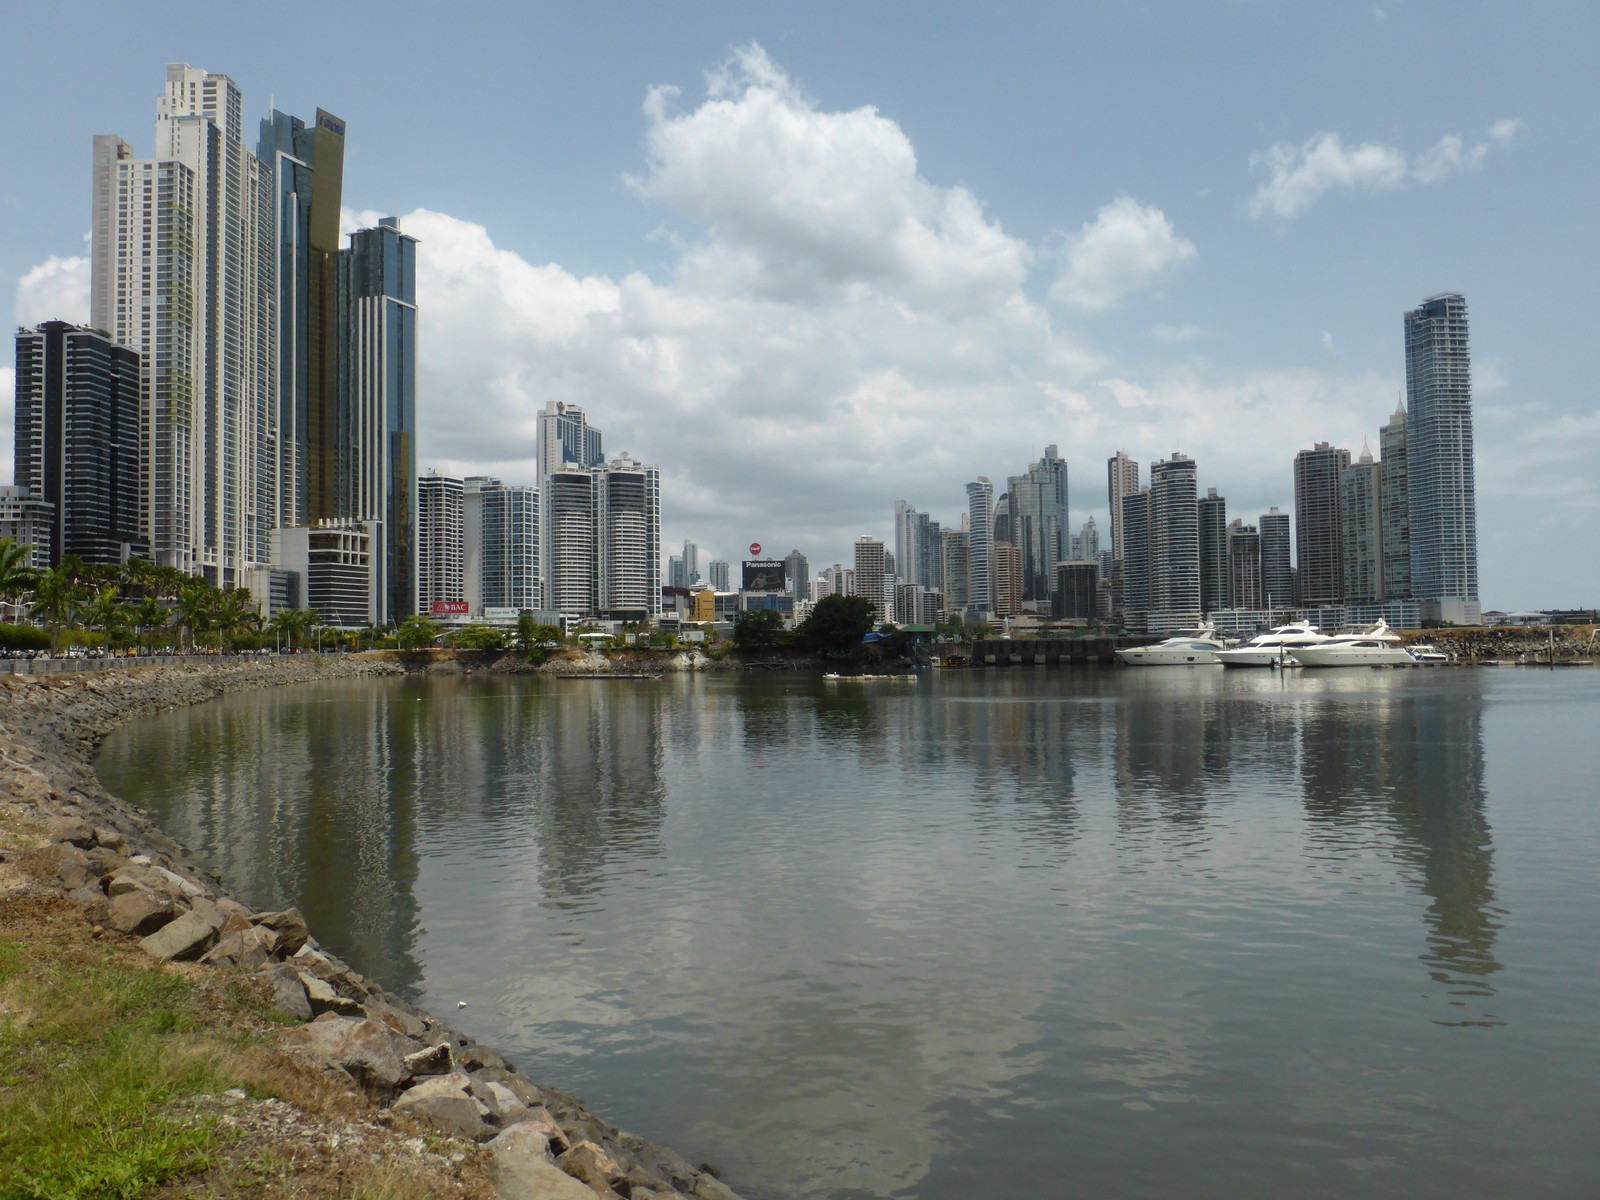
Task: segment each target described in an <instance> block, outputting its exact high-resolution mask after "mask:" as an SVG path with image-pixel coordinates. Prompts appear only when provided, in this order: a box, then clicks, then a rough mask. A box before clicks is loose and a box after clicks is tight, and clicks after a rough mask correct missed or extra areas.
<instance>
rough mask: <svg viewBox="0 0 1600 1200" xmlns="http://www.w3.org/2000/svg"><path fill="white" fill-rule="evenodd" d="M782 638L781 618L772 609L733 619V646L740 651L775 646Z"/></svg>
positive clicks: (744, 614) (762, 609) (755, 610)
mask: <svg viewBox="0 0 1600 1200" xmlns="http://www.w3.org/2000/svg"><path fill="white" fill-rule="evenodd" d="M782 638H783V616H782V614H780V613H778V612H776V611H774V610H773V609H770V608H757V609H752V610H750V611H749V612H742V613H740V614H739V615H738V616H736V617H735V618H734V619H733V644H734V645H735V646H738V647H739V648H740V649H744V650H752V649H756V648H758V647H761V646H776V645H777V644H778V643H779V642H780V641H781V640H782ZM858 640H859V639H858Z"/></svg>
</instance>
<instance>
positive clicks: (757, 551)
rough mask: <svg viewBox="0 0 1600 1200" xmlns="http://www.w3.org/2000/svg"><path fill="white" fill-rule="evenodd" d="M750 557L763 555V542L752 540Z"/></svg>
mask: <svg viewBox="0 0 1600 1200" xmlns="http://www.w3.org/2000/svg"><path fill="white" fill-rule="evenodd" d="M750 557H751V558H760V557H761V543H760V542H751V543H750Z"/></svg>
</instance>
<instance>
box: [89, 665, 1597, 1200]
mask: <svg viewBox="0 0 1600 1200" xmlns="http://www.w3.org/2000/svg"><path fill="white" fill-rule="evenodd" d="M99 770H100V773H101V776H102V778H103V779H104V781H105V782H106V784H107V785H108V786H109V787H110V788H111V789H112V790H113V791H114V792H116V793H117V794H119V795H121V796H123V797H125V798H127V799H129V800H131V801H133V802H135V803H137V804H140V805H142V806H144V807H146V808H147V809H149V810H150V812H151V813H152V815H153V816H154V817H155V819H156V820H157V822H158V824H160V826H161V827H162V828H163V829H165V830H166V831H167V832H168V833H169V834H171V835H172V836H173V837H175V838H177V839H178V840H179V841H181V842H182V843H183V844H184V845H186V846H187V847H189V848H190V849H191V850H192V852H193V856H194V858H195V860H196V861H197V862H199V863H200V864H201V865H204V866H207V867H209V868H210V869H212V870H213V871H215V872H216V873H217V874H219V875H220V876H221V877H222V878H223V879H224V880H225V881H226V882H227V884H228V885H229V887H230V889H231V890H232V891H233V892H234V894H236V895H238V896H239V897H240V898H241V899H243V900H245V901H246V902H248V903H250V904H252V905H254V906H257V907H283V906H288V905H296V906H298V907H300V908H301V909H302V910H303V911H304V912H305V914H306V916H307V918H308V919H309V921H310V923H311V926H312V929H313V931H314V932H315V933H316V934H317V936H318V938H319V939H320V940H321V941H322V942H323V944H324V945H325V946H326V947H327V948H328V949H330V950H331V951H333V952H334V953H336V954H338V955H339V956H341V957H343V958H345V959H347V960H348V961H350V962H351V963H352V965H354V966H356V967H357V968H358V969H360V970H362V971H363V972H365V973H367V974H369V975H370V976H372V977H374V978H375V979H376V980H378V981H379V982H381V983H382V984H384V985H385V986H387V987H389V988H391V989H392V990H394V991H397V992H399V993H401V994H403V995H405V996H407V997H409V998H411V999H413V1000H415V1001H417V1002H418V1003H420V1004H422V1005H423V1006H425V1007H427V1008H429V1009H430V1010H432V1011H434V1012H436V1013H438V1014H439V1015H441V1016H443V1017H444V1018H445V1019H447V1020H450V1021H451V1022H452V1023H454V1024H456V1025H458V1026H459V1027H460V1028H462V1029H463V1030H465V1031H466V1032H468V1033H471V1034H472V1035H474V1036H476V1037H478V1038H479V1039H481V1040H483V1041H485V1042H487V1043H488V1044H490V1045H492V1046H494V1047H496V1048H497V1049H499V1050H501V1051H502V1052H503V1053H506V1054H507V1055H508V1056H509V1057H511V1058H513V1059H515V1060H516V1061H517V1062H518V1063H519V1064H520V1065H521V1066H522V1067H523V1068H524V1069H526V1070H527V1071H528V1072H529V1073H530V1074H531V1075H532V1076H533V1077H534V1078H536V1079H539V1080H540V1081H541V1082H546V1083H549V1084H552V1085H554V1086H557V1087H560V1088H562V1089H565V1090H567V1091H571V1092H575V1093H577V1094H579V1095H581V1096H583V1097H584V1098H585V1099H586V1100H588V1101H589V1102H590V1104H591V1105H592V1106H594V1107H595V1108H596V1109H597V1110H598V1111H599V1112H601V1113H602V1114H603V1115H604V1116H606V1117H607V1118H608V1119H609V1120H612V1121H614V1122H616V1123H617V1124H620V1125H622V1126H624V1127H626V1128H629V1129H632V1130H633V1131H635V1132H637V1133H640V1134H642V1135H644V1136H646V1137H648V1138H651V1139H653V1140H657V1141H662V1142H665V1143H667V1144H669V1145H671V1146H673V1147H674V1148H676V1149H678V1150H679V1151H680V1152H682V1153H684V1154H685V1155H692V1156H693V1158H694V1161H696V1162H699V1161H700V1160H701V1159H707V1160H710V1161H711V1162H712V1163H715V1164H716V1165H717V1166H718V1167H719V1168H720V1169H721V1170H722V1171H723V1172H724V1175H725V1177H726V1178H727V1179H728V1181H729V1182H730V1183H731V1184H732V1185H733V1186H735V1187H736V1188H738V1189H739V1190H740V1191H742V1192H743V1193H744V1194H745V1195H747V1196H748V1197H750V1200H764V1198H777V1197H793V1198H796V1200H820V1198H824V1197H827V1198H840V1200H853V1198H859V1197H914V1198H917V1200H985V1198H988V1197H1031V1196H1050V1197H1054V1196H1074V1197H1076V1196H1083V1197H1095V1198H1100V1197H1105V1198H1113V1197H1116V1198H1124V1197H1126V1198H1145V1197H1149V1198H1157V1197H1161V1198H1167V1197H1185V1198H1194V1200H1200V1198H1207V1200H1209V1198H1216V1200H1223V1198H1227V1200H1237V1198H1241V1197H1329V1198H1332V1197H1340V1198H1345V1200H1347V1198H1352V1197H1391V1196H1393V1197H1401V1196H1404V1197H1407V1198H1410V1200H1415V1198H1417V1197H1435V1196H1437V1197H1452V1198H1455V1200H1459V1198H1462V1197H1510V1196H1515V1197H1529V1198H1536V1197H1561V1198H1567V1197H1571V1198H1574V1200H1577V1198H1591V1197H1594V1196H1596V1195H1600V886H1597V885H1600V672H1595V671H1587V670H1581V669H1575V670H1565V671H1539V670H1532V669H1529V670H1500V671H1496V670H1493V669H1456V668H1450V669H1439V670H1412V671H1397V670H1370V669H1347V670H1327V671H1316V670H1309V669H1308V670H1303V671H1295V672H1268V671H1250V670H1240V671H1233V670H1226V671H1225V670H1223V669H1221V668H1172V669H1161V668H1147V669H1106V668H1087V669H1085V668H1058V669H1046V668H1013V669H1007V670H990V671H982V670H977V671H964V672H963V671H943V672H932V673H927V674H925V675H923V677H922V678H921V679H920V681H919V682H917V683H915V684H897V683H886V682H876V683H849V682H829V681H825V680H822V679H820V678H817V677H813V676H802V675H790V676H754V675H742V674H741V675H698V676H688V675H686V676H676V677H668V678H665V679H662V680H659V681H641V680H558V679H549V678H544V677H539V676H486V675H481V674H480V675H473V676H468V677H461V676H452V677H427V676H412V677H406V678H397V679H381V680H364V681H340V682H332V683H328V684H323V685H310V686H306V687H302V688H295V689H280V690H268V691H258V692H245V693H239V694H235V695H231V696H227V697H225V698H223V699H222V700H219V701H217V702H214V703H211V704H208V705H205V706H202V707H199V708H193V709H186V710H181V711H175V712H170V713H166V714H161V715H159V716H156V717H152V718H149V719H147V720H143V721H140V722H138V723H136V724H134V725H131V726H128V727H126V728H124V729H122V730H119V731H117V732H116V733H115V734H114V735H113V736H112V737H111V738H110V739H109V741H108V742H107V745H106V746H105V749H104V752H103V754H102V756H101V758H100V761H99ZM461 1003H464V1004H465V1005H466V1007H464V1008H458V1004H461Z"/></svg>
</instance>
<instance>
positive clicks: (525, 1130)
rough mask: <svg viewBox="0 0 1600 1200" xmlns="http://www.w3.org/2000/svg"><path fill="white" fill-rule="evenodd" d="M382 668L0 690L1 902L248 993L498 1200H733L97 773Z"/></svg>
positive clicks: (52, 680)
mask: <svg viewBox="0 0 1600 1200" xmlns="http://www.w3.org/2000/svg"><path fill="white" fill-rule="evenodd" d="M403 669H404V668H402V667H401V666H399V665H398V664H396V663H393V662H384V661H378V660H375V659H371V658H365V657H362V658H357V657H346V656H339V657H327V658H321V657H318V658H299V659H288V660H282V659H274V660H270V661H261V660H233V661H219V662H218V663H216V664H215V665H211V664H207V665H204V666H153V667H149V668H146V669H142V670H133V671H114V672H113V671H107V672H94V673H90V674H82V675H65V676H40V677H29V676H0V828H3V829H4V831H5V833H6V835H7V838H6V842H7V845H9V846H13V847H14V846H17V845H22V846H24V847H25V848H26V853H25V854H24V855H23V856H22V858H23V859H25V860H26V861H25V862H12V861H7V859H10V858H12V857H15V856H14V855H11V854H7V855H3V856H0V895H12V896H14V895H25V894H28V893H29V892H30V890H32V889H38V888H41V887H42V888H44V889H46V890H47V891H51V892H54V894H56V895H58V896H59V895H62V894H65V896H66V897H67V898H68V899H69V900H70V901H71V902H72V903H74V904H75V905H77V906H78V908H79V909H80V910H81V912H82V915H83V919H84V921H85V922H87V923H88V924H89V925H91V926H92V927H93V929H94V931H95V932H96V934H97V935H104V936H107V937H120V938H123V939H125V940H127V941H129V942H133V941H137V945H138V946H139V947H140V948H141V949H142V950H143V952H144V953H145V954H147V955H149V956H150V957H151V958H152V959H153V960H156V961H163V962H182V963H193V964H197V967H196V968H193V969H201V970H204V969H208V968H209V969H211V970H215V971H219V972H228V973H232V974H233V975H235V976H237V975H241V974H242V975H248V976H252V977H254V978H255V979H256V980H257V981H258V982H259V983H260V985H262V989H263V991H264V993H265V994H266V995H268V996H270V998H271V999H270V1004H271V1005H272V1006H273V1007H274V1008H275V1009H276V1010H277V1015H278V1016H279V1017H280V1018H282V1019H283V1020H285V1021H286V1022H287V1023H288V1025H289V1027H288V1028H287V1029H286V1030H285V1031H284V1032H283V1033H282V1035H281V1045H282V1047H283V1049H284V1050H285V1051H286V1052H287V1053H288V1054H290V1055H292V1056H294V1057H296V1058H297V1059H300V1060H303V1061H308V1062H310V1063H312V1064H314V1065H315V1066H317V1067H318V1068H319V1069H320V1070H321V1071H322V1072H324V1073H325V1074H328V1075H332V1076H334V1077H336V1078H337V1079H338V1080H340V1081H341V1082H342V1083H344V1084H346V1085H347V1086H348V1087H349V1088H350V1089H351V1090H352V1091H358V1092H360V1093H361V1094H362V1095H363V1096H364V1098H365V1100H366V1101H367V1102H368V1103H370V1104H371V1105H374V1106H376V1107H378V1108H379V1109H382V1110H388V1111H390V1112H393V1113H396V1114H406V1115H407V1116H409V1117H411V1118H413V1119H415V1120H417V1121H420V1122H422V1123H423V1124H424V1125H425V1126H429V1127H431V1128H433V1129H434V1130H436V1131H438V1133H440V1134H442V1135H445V1136H447V1137H450V1138H458V1139H462V1140H464V1141H467V1142H471V1143H479V1144H484V1145H486V1147H487V1150H488V1152H489V1153H490V1154H491V1155H492V1159H491V1161H490V1164H489V1165H490V1177H491V1178H492V1179H493V1181H494V1187H495V1194H496V1196H497V1197H499V1198H500V1200H585V1198H592V1197H596V1196H598V1197H617V1198H620V1200H672V1198H687V1197H694V1198H698V1200H738V1197H737V1196H736V1194H735V1193H734V1192H733V1191H732V1190H731V1189H729V1188H728V1187H727V1185H725V1184H724V1183H722V1181H721V1180H720V1179H719V1178H717V1176H716V1173H715V1172H714V1171H713V1170H712V1169H711V1168H709V1167H707V1166H705V1165H704V1164H702V1166H701V1167H698V1168H696V1167H694V1166H691V1165H690V1163H689V1162H688V1161H687V1160H685V1159H684V1158H682V1157H680V1156H679V1155H678V1154H676V1153H674V1152H673V1151H671V1150H669V1149H667V1148H666V1147H663V1146H657V1145H654V1144H652V1143H649V1142H646V1141H644V1140H643V1139H642V1138H638V1137H636V1136H634V1135H632V1134H630V1133H627V1132H625V1131H623V1130H620V1129H617V1128H616V1127H615V1126H613V1125H610V1124H608V1123H607V1122H605V1121H603V1120H601V1119H600V1118H599V1117H597V1116H596V1115H595V1114H594V1113H593V1112H591V1111H590V1110H589V1109H588V1108H587V1107H586V1106H585V1105H584V1104H583V1103H582V1102H581V1101H579V1100H577V1099H575V1098H574V1097H571V1096H568V1095H565V1094H564V1093H562V1092H559V1091H556V1090H554V1089H552V1088H548V1087H543V1086H541V1085H539V1084H537V1083H534V1082H533V1081H532V1080H530V1079H528V1078H527V1077H526V1076H525V1075H523V1074H522V1073H521V1071H519V1070H518V1068H517V1067H516V1066H515V1065H514V1064H512V1063H509V1062H507V1061H506V1060H505V1059H504V1058H502V1057H501V1056H500V1055H498V1054H496V1053H495V1052H494V1051H492V1050H490V1049H488V1048H487V1047H484V1046H482V1045H480V1044H478V1043H477V1042H475V1041H474V1040H473V1039H471V1038H469V1037H467V1036H465V1035H463V1034H462V1033H460V1032H459V1031H457V1030H454V1029H452V1028H451V1027H450V1026H448V1025H447V1024H445V1023H444V1022H442V1021H440V1020H438V1019H437V1018H436V1017H434V1016H432V1015H431V1014H429V1013H426V1012H423V1011H422V1010H420V1009H418V1008H416V1007H414V1006H412V1005H410V1004H407V1003H406V1002H404V1001H403V1000H401V999H399V998H398V997H396V996H393V995H390V994H389V993H387V992H385V991H384V990H383V989H382V988H381V987H379V986H377V985H376V984H375V983H373V982H372V981H370V980H367V979H365V978H363V977H362V976H361V975H359V974H358V973H356V972H355V971H354V970H352V969H351V968H350V967H349V966H348V965H347V964H345V963H343V962H341V961H340V960H338V959H337V958H335V957H333V956H332V955H329V954H327V953H325V952H323V951H322V950H321V949H320V948H319V946H318V944H317V941H316V938H315V937H314V936H313V935H312V932H311V931H310V930H309V929H307V928H306V924H305V921H304V919H303V918H302V917H301V915H300V914H299V912H297V911H296V910H293V909H290V910H287V911H283V912H257V911H252V910H251V909H250V908H248V907H247V906H246V905H243V904H241V903H239V902H238V901H236V900H234V899H233V898H232V897H230V896H229V895H228V894H227V892H226V890H225V889H224V887H223V886H222V884H221V883H220V881H218V880H216V879H213V878H211V877H209V876H207V875H206V874H205V873H203V872H201V871H198V870H196V869H194V868H193V867H192V866H190V865H189V864H188V863H187V862H186V861H185V856H184V852H183V850H182V848H181V847H180V846H178V845H177V844H176V843H174V842H173V841H172V840H171V839H170V838H168V837H166V836H165V835H163V834H162V833H161V832H160V831H159V830H158V829H155V828H154V827H153V826H152V825H151V824H150V822H149V821H148V820H147V819H146V818H145V817H144V816H143V814H142V813H140V812H139V811H137V810H136V809H134V808H133V807H132V806H130V805H128V804H126V803H124V802H123V801H121V800H120V799H118V798H117V797H114V796H112V795H110V794H109V793H108V792H106V791H105V789H104V788H103V787H101V785H100V783H99V781H98V779H97V777H96V776H95V773H94V767H93V761H94V756H95V753H96V752H97V750H98V749H99V746H100V743H101V741H102V740H103V739H104V737H105V736H106V734H108V733H109V732H110V731H111V730H112V729H114V728H116V727H117V726H119V725H121V724H123V723H124V722H126V721H129V720H133V719H136V718H138V717H140V716H145V715H148V714H150V713H154V712H159V711H162V710H165V709H171V708H177V707H183V706H186V705H191V704H199V703H203V702H205V701H207V700H210V699H214V698H216V697H218V696H221V695H223V694H224V693H226V692H232V691H240V690H245V689H251V688H265V687H277V686H283V685H287V684H294V683H304V682H311V681H314V680H320V679H332V678H346V677H356V676H371V675H392V674H399V673H401V671H402V670H403Z"/></svg>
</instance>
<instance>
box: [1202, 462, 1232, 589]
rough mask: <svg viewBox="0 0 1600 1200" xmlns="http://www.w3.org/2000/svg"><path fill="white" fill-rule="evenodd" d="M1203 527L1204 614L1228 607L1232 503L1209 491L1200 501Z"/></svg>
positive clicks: (1214, 491) (1215, 491) (1209, 489)
mask: <svg viewBox="0 0 1600 1200" xmlns="http://www.w3.org/2000/svg"><path fill="white" fill-rule="evenodd" d="M1197 507H1198V509H1199V528H1200V611H1201V612H1203V613H1211V612H1215V611H1216V610H1217V609H1219V608H1227V607H1228V501H1227V498H1226V497H1224V496H1219V495H1217V489H1216V488H1208V489H1207V490H1206V494H1205V495H1204V496H1202V497H1200V499H1199V500H1198V501H1197Z"/></svg>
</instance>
